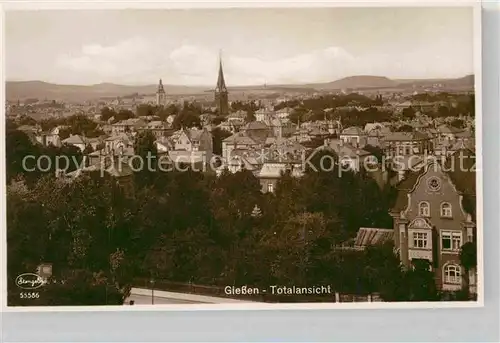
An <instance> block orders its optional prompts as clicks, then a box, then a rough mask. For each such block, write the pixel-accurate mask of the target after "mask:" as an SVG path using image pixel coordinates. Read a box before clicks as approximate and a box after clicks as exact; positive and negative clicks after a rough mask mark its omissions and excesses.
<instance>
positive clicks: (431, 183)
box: [427, 177, 441, 192]
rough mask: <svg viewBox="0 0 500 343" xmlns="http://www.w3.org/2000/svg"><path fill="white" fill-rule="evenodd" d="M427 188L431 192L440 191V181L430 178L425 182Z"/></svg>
mask: <svg viewBox="0 0 500 343" xmlns="http://www.w3.org/2000/svg"><path fill="white" fill-rule="evenodd" d="M427 186H428V187H429V189H430V190H431V191H433V192H437V191H439V190H440V189H441V181H440V180H439V178H437V177H430V178H429V179H428V180H427Z"/></svg>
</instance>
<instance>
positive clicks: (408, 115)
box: [403, 106, 415, 120]
mask: <svg viewBox="0 0 500 343" xmlns="http://www.w3.org/2000/svg"><path fill="white" fill-rule="evenodd" d="M403 118H404V119H409V120H412V119H414V118H415V109H414V108H413V107H411V106H410V107H405V108H404V109H403Z"/></svg>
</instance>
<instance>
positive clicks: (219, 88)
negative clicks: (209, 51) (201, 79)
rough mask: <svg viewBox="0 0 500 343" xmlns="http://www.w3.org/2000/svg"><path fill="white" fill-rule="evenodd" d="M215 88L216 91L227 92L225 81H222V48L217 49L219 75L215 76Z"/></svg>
mask: <svg viewBox="0 0 500 343" xmlns="http://www.w3.org/2000/svg"><path fill="white" fill-rule="evenodd" d="M215 90H216V91H218V92H227V88H226V82H225V81H224V72H223V71H222V50H219V76H218V78H217V86H216V88H215Z"/></svg>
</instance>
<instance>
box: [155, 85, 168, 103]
mask: <svg viewBox="0 0 500 343" xmlns="http://www.w3.org/2000/svg"><path fill="white" fill-rule="evenodd" d="M165 100H166V94H165V89H164V88H163V83H162V81H161V79H160V82H159V83H158V89H157V90H156V105H157V106H165Z"/></svg>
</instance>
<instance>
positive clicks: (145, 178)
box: [133, 130, 158, 186]
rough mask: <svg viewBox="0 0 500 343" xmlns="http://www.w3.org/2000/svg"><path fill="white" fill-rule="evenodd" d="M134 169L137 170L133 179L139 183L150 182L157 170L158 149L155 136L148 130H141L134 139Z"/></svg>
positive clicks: (145, 183)
mask: <svg viewBox="0 0 500 343" xmlns="http://www.w3.org/2000/svg"><path fill="white" fill-rule="evenodd" d="M134 155H136V156H138V157H139V158H140V161H139V160H138V159H137V158H136V159H135V160H134V161H133V162H134V164H135V165H134V169H135V170H139V169H140V170H139V171H138V172H137V173H135V179H136V180H137V183H138V184H139V185H142V186H144V185H147V184H151V183H152V182H153V180H154V177H155V174H156V173H157V172H158V149H157V147H156V137H155V136H154V135H153V133H152V132H151V131H149V130H144V131H141V132H140V133H139V134H138V135H137V137H136V139H135V141H134Z"/></svg>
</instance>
